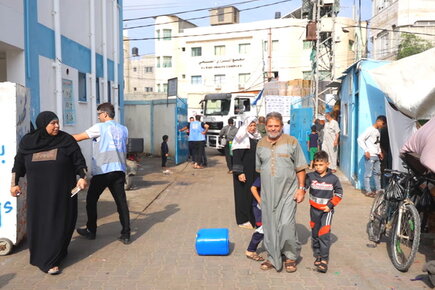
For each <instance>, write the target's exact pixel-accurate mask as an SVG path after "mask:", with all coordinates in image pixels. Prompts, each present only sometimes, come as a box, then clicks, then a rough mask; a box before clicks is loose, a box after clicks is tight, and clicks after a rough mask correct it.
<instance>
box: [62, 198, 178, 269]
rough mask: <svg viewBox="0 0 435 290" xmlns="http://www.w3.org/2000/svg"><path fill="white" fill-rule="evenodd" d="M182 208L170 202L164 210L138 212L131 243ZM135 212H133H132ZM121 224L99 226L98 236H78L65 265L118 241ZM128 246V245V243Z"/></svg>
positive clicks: (133, 224)
mask: <svg viewBox="0 0 435 290" xmlns="http://www.w3.org/2000/svg"><path fill="white" fill-rule="evenodd" d="M179 210H180V209H179V207H178V205H177V204H169V205H167V206H166V207H165V208H164V209H163V210H161V211H157V212H152V213H149V214H148V213H143V212H139V213H137V214H138V215H137V217H136V218H135V219H132V220H131V228H132V233H131V243H134V242H135V241H136V240H137V239H138V238H140V237H141V236H142V235H143V234H145V233H146V232H147V231H148V230H149V229H151V228H152V227H153V226H154V225H156V224H158V223H162V222H164V221H165V220H166V219H167V218H168V217H170V216H171V215H173V214H175V213H176V212H178V211H179ZM132 213H133V214H135V212H131V214H132ZM120 231H121V225H120V223H119V221H118V220H117V221H115V222H111V223H107V224H103V225H100V226H98V229H97V238H96V239H95V240H87V239H85V238H83V237H80V236H76V237H75V238H73V240H72V241H71V244H70V246H69V254H68V257H67V258H66V259H65V261H64V263H63V267H68V266H70V265H73V264H75V263H77V262H79V261H81V260H82V259H85V258H87V257H88V256H90V255H92V254H93V253H95V252H97V251H98V250H100V249H101V248H104V247H106V246H107V245H108V244H111V243H113V242H116V241H117V239H118V237H119V236H120ZM127 247H128V245H127Z"/></svg>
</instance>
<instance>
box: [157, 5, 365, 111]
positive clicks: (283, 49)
mask: <svg viewBox="0 0 435 290" xmlns="http://www.w3.org/2000/svg"><path fill="white" fill-rule="evenodd" d="M219 9H221V11H219ZM210 16H211V17H210V22H211V23H210V24H211V25H210V26H206V27H197V26H195V25H193V24H192V23H190V22H188V21H185V20H183V19H181V18H179V17H177V16H174V15H169V16H168V15H166V16H159V17H157V18H156V23H155V24H156V25H155V38H156V40H155V54H156V55H155V57H156V70H155V77H156V91H158V92H166V91H167V81H168V79H171V78H177V80H178V96H180V97H182V98H187V99H188V102H189V108H190V109H194V108H199V102H200V101H201V100H202V98H203V96H204V95H205V94H208V93H219V92H235V91H251V90H261V89H262V88H263V85H264V82H265V81H267V80H270V79H278V80H280V81H290V80H294V79H311V71H312V52H313V49H312V48H313V42H312V41H306V40H305V39H306V29H307V23H308V21H307V20H306V19H300V18H293V17H289V16H287V17H282V18H278V19H271V20H264V21H256V22H250V23H238V21H239V16H238V10H237V8H235V7H224V8H218V9H215V10H211V11H210ZM326 22H327V21H326V20H325V23H322V27H323V28H324V29H330V30H331V29H332V27H334V29H335V39H334V41H335V50H336V58H335V71H336V72H337V75H338V76H340V72H342V71H344V70H345V69H346V68H347V67H348V66H349V65H350V64H352V63H353V62H354V61H355V60H356V59H355V58H356V47H361V46H362V45H364V44H362V42H363V40H365V34H364V35H362V36H361V35H359V30H357V29H355V22H354V21H353V20H352V19H349V18H344V17H337V18H336V23H335V25H334V26H332V25H330V24H332V23H331V22H330V19H329V23H326ZM323 28H322V29H323ZM356 41H358V42H359V46H357V45H356V44H355V42H356ZM360 42H361V43H360ZM320 60H321V61H322V59H320ZM319 65H320V66H321V67H323V68H320V73H322V69H324V70H326V67H327V66H326V65H325V66H322V64H321V63H320V64H319Z"/></svg>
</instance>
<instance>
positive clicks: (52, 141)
mask: <svg viewBox="0 0 435 290" xmlns="http://www.w3.org/2000/svg"><path fill="white" fill-rule="evenodd" d="M58 119H59V118H58V117H57V115H56V114H55V113H53V112H50V111H45V112H41V113H40V114H39V115H38V117H36V122H35V123H36V130H35V131H33V132H30V133H28V134H26V135H25V136H24V137H23V138H22V139H21V142H20V145H19V147H18V150H19V151H20V152H21V153H23V154H30V153H36V152H41V151H47V150H51V149H55V148H65V149H67V154H69V153H71V152H73V151H75V150H77V149H78V148H79V147H78V144H77V142H76V141H75V140H74V138H73V137H72V136H71V135H70V134H68V133H66V132H63V131H60V130H59V133H58V134H57V135H56V136H52V135H49V134H48V133H47V130H46V129H45V128H46V127H47V125H48V124H49V123H50V122H51V121H53V120H58Z"/></svg>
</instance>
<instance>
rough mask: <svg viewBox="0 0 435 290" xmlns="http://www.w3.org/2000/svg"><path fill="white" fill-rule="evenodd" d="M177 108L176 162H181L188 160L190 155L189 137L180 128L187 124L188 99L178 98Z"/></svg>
mask: <svg viewBox="0 0 435 290" xmlns="http://www.w3.org/2000/svg"><path fill="white" fill-rule="evenodd" d="M176 102H177V103H176V109H175V128H176V134H177V142H175V164H180V163H182V162H185V161H186V160H187V157H188V155H189V146H188V139H187V138H188V137H187V134H186V132H180V131H179V130H180V129H181V128H183V127H184V126H187V124H188V123H187V100H186V99H180V98H177V99H176Z"/></svg>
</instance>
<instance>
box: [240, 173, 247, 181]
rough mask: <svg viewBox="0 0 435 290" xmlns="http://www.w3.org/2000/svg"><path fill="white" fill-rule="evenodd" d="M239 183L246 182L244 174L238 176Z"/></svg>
mask: <svg viewBox="0 0 435 290" xmlns="http://www.w3.org/2000/svg"><path fill="white" fill-rule="evenodd" d="M239 181H240V182H246V175H245V174H244V173H242V174H239Z"/></svg>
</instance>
